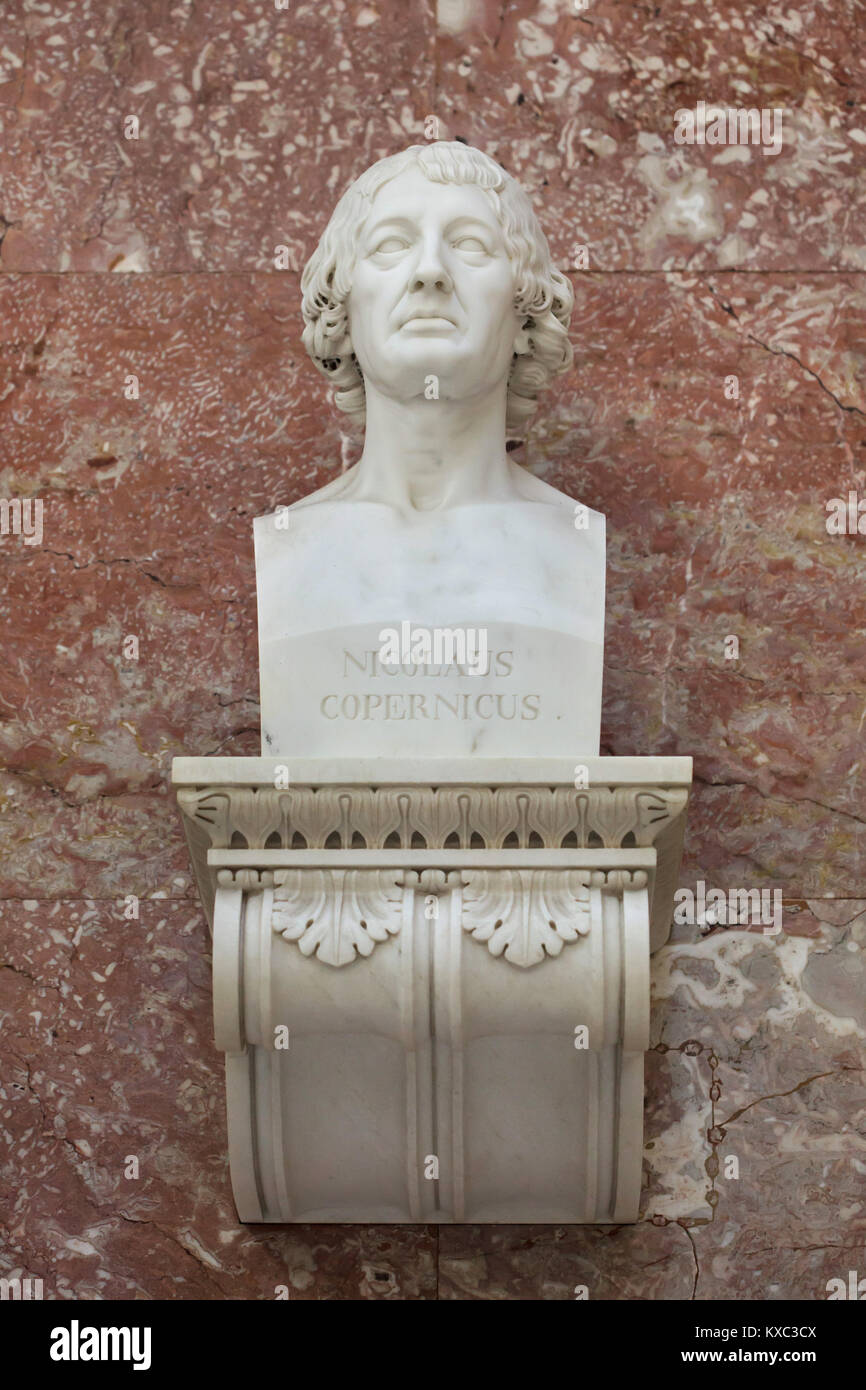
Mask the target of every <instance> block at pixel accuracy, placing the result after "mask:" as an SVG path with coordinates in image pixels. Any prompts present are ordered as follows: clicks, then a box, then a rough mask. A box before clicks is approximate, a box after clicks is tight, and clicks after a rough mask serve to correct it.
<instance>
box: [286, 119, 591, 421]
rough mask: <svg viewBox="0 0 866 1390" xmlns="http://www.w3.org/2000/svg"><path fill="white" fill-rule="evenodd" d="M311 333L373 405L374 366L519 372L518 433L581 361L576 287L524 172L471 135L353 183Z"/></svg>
mask: <svg viewBox="0 0 866 1390" xmlns="http://www.w3.org/2000/svg"><path fill="white" fill-rule="evenodd" d="M301 287H302V290H303V313H304V319H305V323H306V328H305V331H304V344H305V346H306V348H307V351H308V352H309V353H310V356H311V357H312V358H313V361H314V362H315V364H316V366H317V367H318V368H319V370H320V371H322V373H323V374H324V375H325V376H326V377H327V378H328V379H329V380H330V381H331V383H332V384H333V385H334V387H335V388H336V403H337V405H338V406H339V407H340V408H341V409H342V410H344V411H346V412H348V413H349V414H350V415H351V416H353V417H354V418H355V419H356V420H359V421H363V418H364V401H365V397H364V376H365V375H366V376H367V377H368V378H369V379H370V380H371V382H375V383H376V384H377V386H378V387H379V389H381V390H384V391H385V393H386V394H395V395H396V396H398V397H406V398H408V397H410V396H412V395H416V394H418V392H419V389H420V388H422V387H423V382H424V380H425V379H426V378H428V377H429V376H430V375H431V374H432V375H435V376H436V378H437V382H438V381H440V380H441V390H442V394H443V395H444V396H448V395H453V396H460V395H463V396H471V395H472V394H473V393H474V392H475V391H477V390H481V389H485V388H486V387H489V386H490V385H492V384H494V383H495V382H496V381H499V380H504V379H506V378H507V383H508V389H507V419H506V426H507V428H508V430H509V432H511V433H519V432H520V430H521V426H522V425H523V422H524V421H525V420H526V419H527V418H528V417H529V416H530V415H531V414H532V412H533V410H534V409H535V404H536V398H537V395H538V393H539V391H540V390H542V389H543V388H544V386H546V385H547V383H548V382H549V381H550V380H551V378H552V377H553V376H554V375H555V374H556V373H557V372H560V371H563V370H565V369H566V368H567V367H568V366H569V365H570V363H571V360H572V351H571V345H570V343H569V341H568V336H567V331H566V330H567V325H568V321H569V318H570V315H571V307H572V302H573V295H572V290H571V286H570V284H569V282H568V280H567V279H566V277H565V276H564V275H562V274H561V273H560V272H559V271H558V270H556V269H555V268H554V266H553V265H552V263H551V260H550V251H549V248H548V245H547V241H546V239H545V237H544V234H543V232H542V231H541V228H540V227H539V225H538V221H537V219H536V217H535V213H534V212H533V209H532V205H531V204H530V202H529V199H528V198H527V196H526V194H525V193H524V192H523V190H522V188H521V187H520V185H519V184H518V183H517V182H516V180H515V179H513V178H511V176H510V175H509V174H507V173H506V172H505V171H504V169H502V168H501V167H500V166H499V165H498V164H496V163H495V162H494V161H493V160H492V159H490V158H489V157H488V156H487V155H485V154H482V153H481V151H480V150H476V149H472V148H471V147H468V146H466V145H463V144H461V143H460V142H456V141H455V142H446V141H439V142H436V143H433V144H430V145H413V146H412V147H411V148H410V149H408V150H404V151H403V152H402V153H400V154H397V155H392V156H391V157H389V158H388V159H383V160H380V161H379V162H378V163H377V164H374V165H373V166H372V167H371V168H369V169H367V170H366V172H365V173H363V174H362V175H361V177H360V178H359V179H357V180H356V181H355V182H354V183H353V184H352V185H351V186H350V188H349V189H348V190H347V191H346V193H344V195H343V197H342V198H341V199H340V201H339V203H338V204H337V207H336V209H335V210H334V213H333V216H332V217H331V220H330V222H329V223H328V226H327V228H326V229H325V231H324V233H323V235H322V237H321V240H320V241H319V245H318V246H317V248H316V250H315V252H314V253H313V255H312V256H311V258H310V260H309V261H308V263H307V266H306V268H305V270H304V274H303V277H302V280H301Z"/></svg>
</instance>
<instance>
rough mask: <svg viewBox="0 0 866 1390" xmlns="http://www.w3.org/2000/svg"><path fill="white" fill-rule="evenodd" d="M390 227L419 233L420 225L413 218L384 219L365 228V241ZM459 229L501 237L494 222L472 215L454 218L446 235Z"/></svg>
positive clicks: (446, 229)
mask: <svg viewBox="0 0 866 1390" xmlns="http://www.w3.org/2000/svg"><path fill="white" fill-rule="evenodd" d="M390 227H394V228H397V229H399V230H401V231H404V230H408V231H417V230H418V223H417V222H416V221H415V219H414V218H412V217H383V218H381V219H380V220H379V221H378V222H374V223H373V224H372V226H370V227H367V228H365V230H364V241H367V240H368V239H369V238H370V237H374V236H376V235H378V234H379V233H381V232H383V231H385V230H387V229H388V228H390ZM459 227H480V228H481V229H482V230H483V231H485V232H487V234H488V235H492V236H496V235H501V232H500V229H499V227H498V226H497V225H496V224H494V223H493V222H485V221H484V220H483V218H480V217H475V216H473V214H472V213H461V215H460V216H459V217H453V218H452V219H451V221H450V222H449V223H448V225H447V226H446V228H445V235H446V236H448V235H449V234H451V233H452V232H455V231H456V230H457V229H458V228H459Z"/></svg>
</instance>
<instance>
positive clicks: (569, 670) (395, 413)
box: [255, 141, 605, 757]
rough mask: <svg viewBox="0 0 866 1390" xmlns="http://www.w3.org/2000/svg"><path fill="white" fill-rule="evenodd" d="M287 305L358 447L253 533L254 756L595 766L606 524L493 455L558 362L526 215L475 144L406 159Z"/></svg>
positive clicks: (363, 201) (344, 225) (564, 341)
mask: <svg viewBox="0 0 866 1390" xmlns="http://www.w3.org/2000/svg"><path fill="white" fill-rule="evenodd" d="M302 290H303V314H304V320H305V324H306V328H305V332H304V343H305V345H306V347H307V350H308V352H309V354H310V356H311V357H312V359H313V362H314V363H315V365H316V367H317V368H318V369H319V371H320V372H322V374H323V375H324V376H325V377H326V378H327V379H328V381H329V382H330V383H331V384H332V386H333V387H334V389H335V392H336V405H337V406H338V407H339V408H340V409H341V410H342V411H344V412H346V413H347V414H348V415H349V416H350V417H351V419H352V421H353V422H354V423H355V424H356V425H357V426H363V428H364V444H363V452H362V454H361V457H360V460H359V462H358V463H357V464H356V465H355V466H354V467H352V468H350V469H349V470H348V471H346V472H345V473H343V474H342V475H341V476H339V477H337V478H336V479H335V480H334V481H333V482H331V483H329V484H328V485H327V486H325V487H323V488H321V489H319V490H318V491H317V492H314V493H313V494H312V495H311V496H309V497H305V498H303V499H301V500H300V501H298V502H295V503H294V504H293V505H292V506H290V507H281V508H278V509H277V511H276V512H274V513H272V514H270V515H269V516H264V517H259V518H257V519H256V521H255V549H256V574H257V587H258V611H259V651H260V668H261V699H262V752H263V753H267V754H273V755H284V756H299V755H303V756H318V755H324V756H331V755H339V754H353V755H357V756H363V755H372V756H380V755H389V756H395V757H399V756H406V755H421V756H433V757H448V756H459V755H476V754H478V755H481V756H500V755H507V756H553V755H557V756H565V757H570V756H572V755H574V756H575V757H578V756H580V755H592V754H596V753H598V740H599V725H600V709H601V682H602V653H603V638H604V568H605V559H604V554H605V551H604V547H605V538H604V517H603V516H602V515H601V514H600V513H598V512H594V511H592V510H590V509H589V508H587V507H584V506H582V505H581V504H580V503H578V502H576V501H575V499H573V498H571V497H568V496H566V495H565V494H564V493H562V492H559V491H557V490H556V489H555V488H552V487H550V486H548V484H546V483H545V482H543V481H542V480H541V479H539V478H537V477H534V476H533V475H532V474H531V473H529V472H528V471H527V470H526V469H524V468H522V467H520V466H519V465H518V464H516V463H515V462H514V461H513V460H512V459H510V458H509V456H508V453H507V451H506V440H507V438H508V437H509V435H510V436H511V437H514V436H515V435H517V434H519V433H520V432H521V431H522V430H523V429H524V426H525V423H526V422H527V421H528V419H529V417H530V416H531V414H532V412H533V411H534V410H535V407H536V401H537V397H538V395H539V393H540V392H541V390H542V389H543V388H544V386H545V385H546V384H547V383H548V382H549V381H550V380H551V379H552V378H553V377H554V375H556V374H557V373H559V372H562V371H565V370H566V369H567V368H568V367H569V366H570V364H571V361H572V349H571V345H570V343H569V339H568V334H567V326H568V322H569V318H570V314H571V309H572V303H573V294H572V290H571V286H570V284H569V282H568V280H567V279H566V277H565V276H564V275H563V274H561V273H560V272H559V271H558V270H557V269H556V268H555V267H554V266H553V264H552V261H551V256H550V251H549V248H548V245H547V241H546V239H545V237H544V234H543V232H542V230H541V228H540V226H539V224H538V221H537V219H536V216H535V213H534V212H533V209H532V206H531V204H530V201H529V198H528V197H527V195H526V194H525V192H524V191H523V190H522V189H521V188H520V186H519V184H518V183H517V182H516V180H514V179H513V178H512V177H511V176H510V175H509V174H507V173H506V171H505V170H504V169H502V168H501V167H500V166H499V165H498V164H496V163H495V162H494V161H493V160H492V159H491V158H489V157H488V156H487V155H485V154H483V153H482V152H481V151H479V150H476V149H473V148H471V147H468V146H465V145H463V144H462V143H459V142H450V141H439V142H435V143H432V144H429V145H414V146H412V147H410V148H409V149H407V150H405V151H403V152H401V153H400V154H397V155H393V156H391V157H389V158H386V159H382V160H380V161H379V162H378V163H376V164H374V165H373V166H372V167H371V168H369V169H368V170H366V172H365V173H363V174H362V175H361V177H360V178H358V179H357V180H356V181H355V182H354V183H353V184H352V185H351V186H350V188H349V189H348V190H347V191H346V192H345V193H344V195H343V197H342V198H341V199H340V201H339V203H338V204H337V207H336V209H335V211H334V213H333V215H332V217H331V219H330V221H329V223H328V225H327V227H326V228H325V231H324V232H323V233H322V236H321V239H320V241H319V244H318V246H317V247H316V250H315V251H314V253H313V255H312V257H311V258H310V260H309V262H308V264H307V266H306V268H305V270H304V274H303V277H302ZM419 630H420V632H421V636H422V639H424V638H426V637H429V638H430V639H431V642H432V639H433V638H435V635H436V633H437V631H438V632H441V633H445V634H446V636H445V638H444V639H443V643H442V644H440V645H439V646H438V647H437V646H435V645H431V646H430V647H429V648H428V647H427V646H425V641H424V640H422V641H421V644H420V646H419V645H411V642H412V639H414V637H415V636H416V635H417V634H418V632H419ZM394 632H397V633H400V634H401V636H403V637H407V636H408V638H409V639H410V645H407V644H406V642H403V644H402V650H401V659H400V660H396V659H395V658H394V655H393V652H392V653H391V654H390V655H389V651H388V650H387V649H386V647H385V637H384V634H386V633H394ZM448 633H450V634H451V638H450V639H449V638H448V637H447V634H448ZM467 643H468V646H467V645H466V644H467ZM473 643H474V645H473ZM413 655H414V656H416V657H417V658H418V659H415V660H412V659H409V658H411V657H412V656H413ZM473 656H474V658H475V662H474V665H473V663H472V658H473Z"/></svg>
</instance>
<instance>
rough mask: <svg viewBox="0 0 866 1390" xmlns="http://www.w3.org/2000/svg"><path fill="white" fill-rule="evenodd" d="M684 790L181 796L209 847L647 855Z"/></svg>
mask: <svg viewBox="0 0 866 1390" xmlns="http://www.w3.org/2000/svg"><path fill="white" fill-rule="evenodd" d="M687 800H688V789H687V788H681V787H646V786H616V787H607V786H597V787H587V788H582V789H580V790H577V791H576V790H575V789H574V788H573V787H565V786H556V787H548V786H537V785H527V786H501V787H481V786H476V787H472V786H466V787H451V786H448V787H435V786H409V785H407V786H403V787H400V786H397V787H379V788H376V787H359V786H342V787H341V786H323V787H311V786H303V787H302V786H298V787H291V788H289V789H288V790H285V791H282V790H277V789H275V788H272V787H258V788H256V787H251V786H248V787H238V786H234V787H229V786H226V787H213V786H211V787H204V788H199V789H191V788H182V789H181V790H180V791H179V792H178V802H179V804H180V808H181V811H182V813H183V815H184V817H185V818H186V820H187V821H188V822H190V823H191V824H192V825H194V826H195V827H196V829H197V830H199V831H201V832H204V834H205V835H206V836H207V838H208V841H209V843H210V847H211V848H212V849H442V848H452V849H457V848H460V849H474V848H483V849H572V848H573V849H585V848H592V847H593V846H597V847H598V848H605V849H621V848H627V847H628V846H629V845H632V846H635V847H646V846H649V845H652V844H654V843H655V841H656V840H657V839H658V837H659V836H660V835H661V833H662V832H663V831H664V830H665V829H666V828H667V827H668V826H670V825H671V823H672V822H673V821H675V820H676V819H677V818H678V817H679V816H681V815H682V813H683V812H684V810H685V807H686V802H687Z"/></svg>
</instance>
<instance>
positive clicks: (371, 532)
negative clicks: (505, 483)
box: [255, 480, 605, 758]
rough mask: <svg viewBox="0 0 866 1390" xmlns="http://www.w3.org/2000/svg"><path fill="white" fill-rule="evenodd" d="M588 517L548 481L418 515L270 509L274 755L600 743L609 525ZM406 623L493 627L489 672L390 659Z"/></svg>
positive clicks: (264, 579) (322, 507)
mask: <svg viewBox="0 0 866 1390" xmlns="http://www.w3.org/2000/svg"><path fill="white" fill-rule="evenodd" d="M530 481H535V480H530ZM327 491H328V490H327V489H325V492H327ZM310 501H312V502H313V503H314V505H310ZM278 520H279V521H280V522H281V523H285V522H286V521H288V525H283V524H281V525H279V526H278V525H277V521H278ZM587 521H588V525H587V527H586V529H577V528H576V527H575V525H574V503H573V502H572V501H571V499H569V498H567V497H565V496H564V495H563V494H561V493H557V492H555V491H554V489H552V488H548V487H546V486H545V485H544V484H540V485H539V487H538V495H537V496H536V497H535V498H534V500H528V499H525V500H515V501H513V502H510V503H484V504H482V505H475V506H466V507H460V508H456V509H449V510H448V511H445V512H443V513H439V512H436V513H432V514H431V513H426V512H424V513H420V514H416V515H413V516H411V517H409V518H407V517H406V516H405V515H401V514H400V513H398V512H397V511H395V509H394V508H392V507H389V506H385V505H380V504H375V503H370V502H352V501H340V500H336V501H331V500H327V499H326V500H323V501H321V502H319V503H315V498H313V499H308V500H306V501H305V502H304V503H303V504H301V505H300V506H299V507H298V508H297V509H295V508H290V509H289V510H288V513H287V514H280V513H276V514H273V515H271V516H268V517H260V518H258V519H257V521H256V523H255V544H256V576H257V586H258V613H259V655H260V681H261V704H262V751H263V752H264V753H272V754H282V755H284V756H286V757H297V756H300V755H303V756H320V755H339V754H354V755H355V756H358V757H376V756H381V757H400V756H408V755H411V754H425V755H428V756H432V757H439V756H460V755H464V756H465V755H468V754H477V755H478V756H481V757H494V756H503V755H507V754H514V755H517V754H519V755H521V756H533V755H534V756H552V755H555V754H556V753H559V752H564V751H567V752H568V753H569V755H571V754H573V755H574V757H575V758H578V757H581V756H589V755H592V754H597V753H598V747H599V742H598V740H599V728H600V723H601V686H602V654H603V643H604V549H605V540H604V536H605V530H604V518H603V517H602V516H601V515H600V514H599V513H596V512H588V513H587ZM406 621H408V622H410V623H411V624H412V625H413V627H415V626H424V627H427V628H428V629H436V628H440V629H442V628H448V629H457V628H468V629H471V630H472V631H473V632H478V631H479V630H482V631H483V634H484V640H485V643H486V650H487V654H488V660H487V662H486V667H484V668H482V669H485V670H486V673H485V674H480V675H476V674H471V672H470V669H469V667H468V666H467V665H466V664H465V663H464V665H463V666H462V667H458V666H457V665H456V664H445V663H438V664H437V663H434V662H431V663H428V664H421V665H418V664H409V665H404V666H402V667H400V666H388V665H387V664H383V662H382V661H381V660H380V659H379V652H380V651H381V640H380V633H381V632H382V630H383V629H385V628H387V627H396V628H399V627H400V624H401V623H403V622H406Z"/></svg>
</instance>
